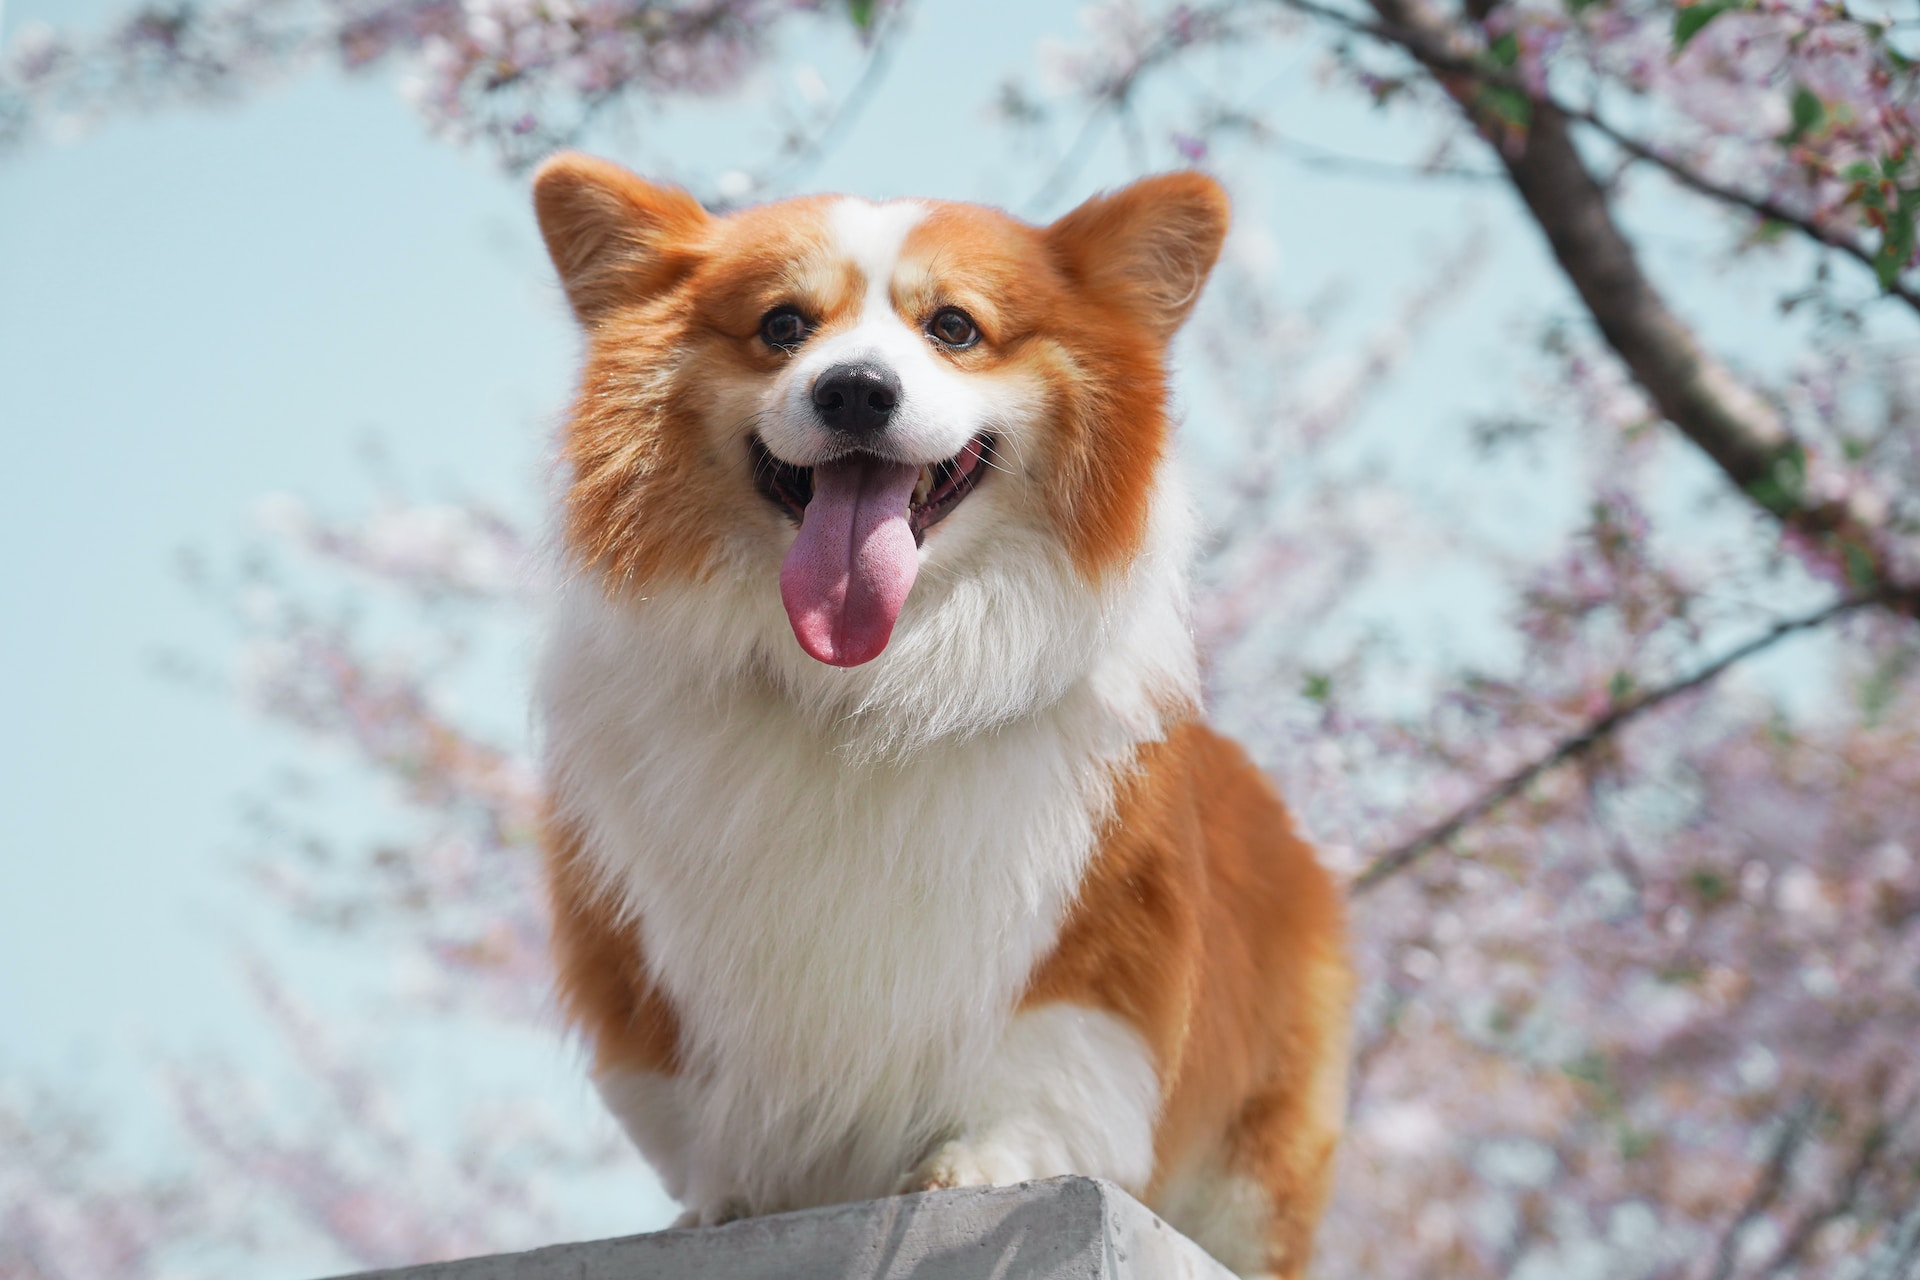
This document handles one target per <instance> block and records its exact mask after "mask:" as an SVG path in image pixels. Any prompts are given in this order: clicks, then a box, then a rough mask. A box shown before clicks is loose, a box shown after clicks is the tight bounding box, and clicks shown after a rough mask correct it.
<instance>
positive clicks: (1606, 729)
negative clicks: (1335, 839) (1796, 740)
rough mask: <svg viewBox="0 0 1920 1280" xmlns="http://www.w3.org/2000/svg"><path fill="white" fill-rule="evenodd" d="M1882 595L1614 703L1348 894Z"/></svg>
mask: <svg viewBox="0 0 1920 1280" xmlns="http://www.w3.org/2000/svg"><path fill="white" fill-rule="evenodd" d="M1882 599H1883V595H1882V594H1880V593H1876V594H1873V595H1866V596H1851V597H1849V598H1847V599H1845V600H1840V601H1838V602H1836V603H1834V604H1830V605H1827V606H1826V607H1825V608H1822V609H1817V610H1815V611H1814V612H1812V613H1807V614H1802V615H1800V616H1799V617H1796V618H1788V619H1786V620H1785V621H1782V622H1777V623H1775V624H1774V625H1773V626H1772V627H1770V628H1768V629H1767V630H1766V631H1764V632H1762V633H1760V634H1759V635H1757V636H1755V637H1753V638H1752V639H1750V640H1748V641H1746V642H1745V643H1744V644H1741V645H1739V646H1737V647H1735V648H1733V649H1730V650H1728V651H1727V652H1726V653H1723V654H1721V655H1720V656H1719V657H1718V658H1715V659H1714V660H1713V661H1712V662H1709V663H1708V664H1707V665H1706V666H1704V667H1701V668H1700V669H1699V670H1697V671H1695V672H1693V673H1692V674H1690V675H1687V676H1684V677H1682V678H1681V679H1678V680H1675V681H1674V682H1673V683H1671V684H1665V685H1661V686H1660V687H1658V688H1656V689H1650V690H1648V691H1647V692H1646V693H1643V694H1641V695H1640V696H1639V697H1637V698H1630V699H1628V700H1627V701H1625V702H1622V703H1620V704H1619V705H1618V706H1616V707H1614V708H1613V710H1611V711H1609V712H1607V713H1606V714H1605V715H1603V716H1600V717H1599V718H1597V719H1595V720H1593V721H1592V722H1591V723H1589V724H1588V725H1587V726H1586V727H1585V728H1584V729H1582V730H1580V732H1578V733H1576V734H1574V735H1573V736H1571V737H1569V738H1567V739H1565V740H1563V741H1562V742H1561V743H1560V744H1559V745H1558V746H1556V747H1554V748H1553V749H1552V750H1551V751H1549V752H1547V753H1546V754H1545V755H1543V756H1540V757H1539V758H1538V759H1536V760H1534V761H1533V762H1532V763H1530V764H1528V765H1525V766H1523V767H1522V768H1520V769H1517V770H1515V771H1514V772H1513V773H1510V774H1508V775H1507V776H1506V777H1505V778H1503V779H1502V780H1501V781H1500V782H1499V783H1498V784H1496V785H1495V786H1494V787H1493V788H1492V789H1491V790H1490V791H1487V792H1485V793H1483V794H1482V795H1480V796H1479V797H1478V798H1477V799H1475V800H1473V801H1472V802H1470V803H1468V804H1466V805H1464V806H1462V807H1461V808H1460V809H1458V810H1456V811H1455V812H1454V813H1453V814H1452V815H1451V816H1449V817H1448V818H1446V819H1445V820H1444V821H1442V822H1440V823H1437V824H1436V825H1434V826H1432V827H1429V828H1428V829H1427V830H1426V831H1424V832H1422V833H1421V834H1420V835H1417V836H1415V837H1414V838H1413V839H1411V840H1409V841H1407V842H1406V843H1404V844H1401V845H1397V846H1395V847H1394V848H1392V849H1389V850H1387V851H1386V852H1385V853H1382V854H1380V855H1379V856H1378V857H1376V858H1374V859H1373V860H1372V861H1371V862H1369V863H1368V864H1367V865H1366V867H1365V869H1364V870H1362V871H1361V872H1360V874H1359V875H1358V876H1356V877H1355V878H1354V881H1353V885H1352V888H1351V890H1350V892H1352V893H1353V894H1356V895H1357V894H1361V893H1365V892H1366V891H1367V890H1369V889H1371V888H1373V887H1374V886H1376V885H1378V884H1379V883H1380V882H1381V881H1382V880H1385V879H1386V878H1387V877H1388V876H1391V875H1393V874H1394V873H1395V872H1398V871H1401V870H1403V869H1405V868H1406V867H1407V866H1408V865H1409V864H1410V863H1412V862H1413V861H1414V860H1415V859H1417V858H1419V857H1420V856H1421V855H1422V854H1425V853H1427V852H1428V851H1429V850H1432V849H1434V848H1436V847H1438V846H1440V845H1443V844H1445V843H1447V842H1448V841H1449V840H1452V839H1453V838H1454V837H1455V836H1457V835H1459V834H1460V833H1461V832H1462V831H1464V830H1465V829H1466V828H1468V827H1470V826H1472V825H1473V824H1474V823H1476V822H1478V821H1479V820H1480V819H1481V818H1484V817H1486V816H1487V815H1488V814H1489V813H1492V812H1493V811H1494V810H1495V809H1497V808H1499V807H1500V806H1501V805H1502V804H1504V803H1506V802H1507V801H1508V800H1510V799H1512V798H1513V797H1514V796H1516V795H1518V794H1519V793H1520V792H1521V791H1523V790H1525V789H1526V787H1527V786H1528V785H1529V784H1531V783H1532V782H1533V780H1534V779H1536V778H1538V777H1539V776H1540V775H1541V774H1544V773H1547V772H1549V771H1551V770H1553V769H1556V768H1558V767H1559V766H1561V765H1563V764H1566V763H1567V762H1568V761H1570V760H1575V759H1578V758H1579V757H1581V756H1583V755H1585V754H1586V753H1587V752H1589V751H1591V750H1593V749H1594V748H1595V747H1597V746H1599V745H1600V744H1601V743H1602V742H1604V741H1605V740H1606V739H1607V738H1608V737H1609V736H1610V735H1611V734H1613V733H1614V732H1615V731H1616V730H1618V729H1620V728H1621V727H1622V726H1623V725H1626V724H1628V723H1629V722H1631V721H1633V720H1635V719H1637V718H1639V717H1640V716H1643V715H1645V714H1646V713H1647V712H1649V711H1652V710H1653V709H1654V708H1656V707H1659V706H1663V705H1665V704H1666V703H1669V702H1671V701H1673V700H1674V699H1675V698H1678V697H1680V696H1682V695H1683V694H1688V693H1692V692H1693V691H1694V690H1696V689H1699V688H1701V687H1702V686H1704V685H1707V684H1710V683H1712V682H1713V681H1714V680H1715V679H1716V678H1718V677H1719V676H1720V675H1721V674H1722V673H1723V672H1725V671H1726V670H1727V669H1728V668H1729V667H1732V666H1734V665H1736V664H1737V663H1740V662H1742V661H1744V660H1746V659H1747V658H1751V657H1752V656H1754V655H1755V654H1757V653H1761V652H1763V651H1764V650H1766V649H1770V648H1772V647H1773V646H1774V645H1776V644H1778V643H1779V642H1780V641H1782V640H1784V639H1786V638H1787V637H1788V636H1790V635H1794V634H1796V633H1798V632H1801V631H1808V630H1811V629H1813V628H1815V627H1818V626H1822V625H1824V624H1825V623H1828V622H1831V621H1833V620H1834V619H1835V618H1838V617H1841V616H1842V615H1844V614H1848V613H1851V612H1852V611H1854V610H1855V609H1859V608H1862V607H1864V606H1866V605H1870V604H1877V603H1879V602H1880V601H1881V600H1882Z"/></svg>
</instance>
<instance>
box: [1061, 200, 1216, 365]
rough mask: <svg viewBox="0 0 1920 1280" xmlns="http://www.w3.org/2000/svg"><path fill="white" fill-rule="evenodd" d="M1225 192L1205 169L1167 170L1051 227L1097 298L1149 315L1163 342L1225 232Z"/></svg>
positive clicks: (1070, 267) (1189, 306)
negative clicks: (1172, 171) (1179, 171)
mask: <svg viewBox="0 0 1920 1280" xmlns="http://www.w3.org/2000/svg"><path fill="white" fill-rule="evenodd" d="M1227 218H1228V204H1227V193H1226V192H1225V191H1223V190H1222V189H1221V187H1220V184H1219V183H1217V182H1215V181H1214V180H1213V179H1212V178H1209V177H1207V176H1206V175H1205V174H1203V173H1194V172H1192V171H1188V172H1184V173H1163V174H1160V175H1158V176H1156V177H1152V178H1142V179H1140V181H1138V182H1136V183H1134V184H1133V185H1132V186H1128V187H1122V188H1121V189H1120V190H1118V191H1113V192H1109V193H1107V194H1105V195H1098V196H1095V197H1093V199H1091V200H1089V201H1087V202H1086V203H1085V204H1083V205H1081V206H1080V207H1079V208H1077V209H1075V210H1074V211H1073V212H1072V213H1069V214H1067V215H1066V216H1065V217H1064V218H1061V219H1060V220H1059V221H1058V222H1056V223H1054V224H1053V225H1052V226H1050V227H1048V228H1047V230H1046V237H1047V245H1048V247H1049V248H1051V249H1052V250H1053V252H1054V254H1055V255H1056V257H1057V259H1058V260H1059V262H1060V263H1061V265H1062V266H1064V267H1065V268H1066V270H1067V273H1068V274H1069V275H1070V276H1072V277H1073V278H1074V280H1075V281H1076V282H1077V283H1079V284H1080V286H1081V287H1082V288H1083V289H1085V290H1086V291H1087V292H1088V293H1091V294H1092V295H1093V296H1094V297H1095V298H1096V299H1097V300H1099V301H1102V302H1106V303H1108V304H1110V305H1113V306H1117V307H1121V308H1123V309H1124V310H1126V311H1127V312H1128V313H1129V314H1131V315H1135V316H1138V317H1139V318H1140V319H1142V320H1144V321H1145V322H1146V324H1147V326H1148V327H1149V328H1150V329H1151V330H1152V331H1153V333H1154V335H1155V336H1156V337H1157V338H1158V339H1159V341H1160V342H1161V343H1163V344H1164V343H1165V342H1166V341H1167V340H1168V339H1170V338H1172V337H1173V335H1174V331H1175V330H1177V329H1178V328H1179V327H1180V325H1181V323H1182V322H1183V321H1185V320H1186V318H1187V313H1188V312H1189V311H1191V310H1193V304H1194V302H1195V301H1196V300H1197V299H1198V298H1199V297H1200V287H1201V286H1202V285H1204V284H1205V283H1206V282H1207V273H1208V272H1210V271H1212V270H1213V264H1214V262H1215V261H1216V260H1218V259H1219V257H1220V242H1221V241H1222V240H1224V239H1225V238H1226V234H1227Z"/></svg>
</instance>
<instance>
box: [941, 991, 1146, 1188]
mask: <svg viewBox="0 0 1920 1280" xmlns="http://www.w3.org/2000/svg"><path fill="white" fill-rule="evenodd" d="M1159 1112H1160V1079H1159V1076H1158V1075H1157V1074H1156V1072H1155V1071H1154V1064H1153V1054H1152V1051H1151V1050H1150V1049H1148V1047H1147V1043H1146V1041H1145V1040H1144V1039H1142V1038H1141V1035H1140V1033H1139V1031H1138V1030H1136V1029H1135V1028H1134V1027H1132V1026H1131V1025H1129V1024H1128V1023H1126V1022H1123V1021H1121V1020H1120V1019H1119V1018H1117V1017H1115V1016H1114V1015H1113V1014H1111V1013H1108V1012H1106V1011H1105V1010H1101V1009H1088V1008H1083V1007H1081V1006H1079V1005H1074V1004H1050V1005H1044V1006H1042V1007H1040V1008H1036V1009H1030V1010H1026V1011H1024V1012H1022V1013H1020V1014H1019V1015H1017V1016H1016V1017H1015V1018H1014V1020H1013V1022H1012V1024H1011V1025H1010V1026H1008V1027H1007V1029H1006V1031H1005V1033H1004V1034H1003V1036H1002V1037H1001V1041H1000V1047H999V1049H998V1050H997V1051H996V1053H995V1054H994V1056H993V1059H992V1061H991V1062H990V1063H989V1064H988V1066H987V1070H986V1071H985V1072H983V1073H982V1075H981V1076H980V1079H979V1081H978V1082H977V1085H976V1088H975V1095H974V1097H973V1099H972V1100H971V1101H970V1102H969V1103H968V1104H967V1108H966V1116H967V1119H966V1120H965V1122H964V1124H963V1127H962V1129H961V1130H960V1132H958V1133H956V1134H954V1135H953V1136H952V1137H951V1138H949V1139H948V1140H947V1141H946V1142H944V1143H942V1144H941V1145H940V1147H939V1148H938V1149H937V1150H936V1151H935V1152H934V1153H933V1155H932V1156H931V1157H930V1158H929V1159H928V1160H927V1161H926V1163H925V1164H924V1165H922V1166H921V1168H920V1170H919V1171H918V1175H917V1177H916V1178H914V1179H912V1181H913V1182H915V1183H918V1184H921V1185H928V1184H931V1185H936V1186H949V1187H964V1186H1005V1185H1007V1184H1009V1183H1014V1182H1025V1181H1028V1180H1030V1179H1034V1178H1054V1177H1059V1176H1061V1175H1062V1174H1068V1173H1081V1174H1086V1175H1088V1176H1091V1177H1096V1178H1107V1179H1109V1180H1111V1181H1113V1182H1117V1183H1119V1184H1120V1185H1121V1186H1123V1187H1125V1188H1127V1190H1129V1191H1131V1192H1133V1193H1134V1194H1135V1195H1140V1194H1142V1193H1144V1192H1145V1190H1146V1186H1147V1181H1148V1180H1149V1179H1150V1178H1151V1177H1152V1176H1153V1126H1154V1121H1155V1120H1156V1119H1157V1118H1158V1116H1159Z"/></svg>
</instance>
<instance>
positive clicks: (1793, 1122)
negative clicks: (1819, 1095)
mask: <svg viewBox="0 0 1920 1280" xmlns="http://www.w3.org/2000/svg"><path fill="white" fill-rule="evenodd" d="M1819 1110H1820V1109H1819V1107H1818V1106H1817V1105H1816V1104H1815V1103H1814V1100H1813V1099H1812V1098H1811V1097H1810V1096H1805V1095H1803V1096H1802V1097H1801V1098H1800V1100H1799V1101H1798V1102H1797V1103H1795V1104H1794V1106H1793V1109H1792V1110H1791V1111H1789V1112H1788V1113H1787V1115H1786V1118H1785V1119H1784V1120H1783V1121H1782V1122H1781V1129H1780V1135H1779V1136H1778V1137H1777V1138H1775V1139H1774V1140H1773V1150H1772V1151H1770V1152H1769V1153H1768V1154H1767V1163H1766V1165H1765V1166H1764V1167H1762V1168H1761V1170H1760V1178H1759V1181H1757V1182H1755V1183H1754V1184H1753V1191H1752V1193H1751V1194H1750V1195H1748V1196H1747V1201H1746V1203H1745V1204H1743V1205H1741V1206H1740V1212H1739V1213H1737V1214H1735V1215H1734V1219H1733V1221H1732V1222H1730V1223H1728V1224H1727V1229H1726V1231H1725V1232H1724V1233H1723V1234H1722V1235H1721V1237H1720V1247H1719V1249H1718V1250H1716V1251H1715V1254H1714V1259H1713V1273H1712V1275H1711V1277H1710V1278H1709V1280H1727V1277H1728V1276H1730V1275H1732V1274H1733V1265H1734V1261H1735V1257H1736V1254H1737V1252H1738V1249H1739V1244H1740V1237H1741V1236H1742V1235H1743V1234H1744V1233H1745V1232H1746V1229H1747V1228H1748V1227H1749V1226H1750V1225H1752V1223H1753V1220H1754V1219H1756V1218H1758V1217H1759V1216H1760V1215H1761V1214H1763V1213H1765V1212H1766V1211H1767V1210H1768V1209H1769V1208H1771V1207H1772V1206H1773V1202H1774V1201H1775V1200H1778V1199H1779V1198H1780V1192H1781V1191H1782V1190H1783V1189H1784V1188H1785V1187H1786V1185H1787V1172H1788V1170H1789V1169H1791V1168H1792V1166H1793V1158H1794V1156H1795V1155H1797V1154H1799V1151H1800V1144H1801V1143H1802V1142H1804V1141H1806V1137H1807V1130H1808V1129H1809V1128H1810V1127H1811V1126H1812V1124H1813V1120H1814V1117H1815V1116H1816V1115H1818V1114H1819Z"/></svg>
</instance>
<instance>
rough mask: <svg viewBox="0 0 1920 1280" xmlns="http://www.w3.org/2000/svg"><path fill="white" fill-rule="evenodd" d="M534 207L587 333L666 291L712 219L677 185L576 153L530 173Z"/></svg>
mask: <svg viewBox="0 0 1920 1280" xmlns="http://www.w3.org/2000/svg"><path fill="white" fill-rule="evenodd" d="M533 210H534V213H535V215H536V216H537V217H538V218H539V219H540V234H541V235H542V236H544V237H545V238H546V241H547V254H548V256H550V257H551V258H552V259H553V265H554V266H555V267H556V268H558V269H559V271H560V283H561V284H563V285H565V286H566V290H567V301H568V302H570V303H572V304H573V314H574V315H576V316H578V317H579V319H580V323H581V324H583V325H585V326H587V327H588V328H592V327H593V326H594V325H595V324H597V323H598V322H599V321H600V319H601V318H602V317H603V316H605V315H606V314H607V312H608V311H609V310H611V309H613V308H614V307H616V306H618V305H619V304H620V303H622V302H638V301H643V300H645V299H647V298H650V297H653V296H654V295H656V294H658V293H659V292H660V291H661V290H663V289H667V288H670V287H671V286H672V285H673V284H674V282H675V281H677V280H678V279H680V277H681V276H683V275H685V274H686V272H687V271H688V270H690V269H691V268H692V266H693V265H694V263H695V262H696V261H697V260H698V247H699V241H700V240H701V238H702V233H703V232H704V231H705V229H706V227H707V225H708V224H709V223H710V222H712V221H713V219H712V217H711V215H709V214H708V213H707V211H706V210H705V209H703V208H701V207H700V202H699V201H698V200H695V199H694V198H693V197H692V196H690V195H688V194H687V193H686V192H684V191H682V190H680V188H678V187H659V186H655V185H654V184H653V183H651V182H648V181H647V180H646V179H644V178H642V177H640V176H639V175H638V174H634V173H630V172H629V171H627V170H626V169H623V168H621V167H620V166H619V165H617V164H613V163H611V162H610V161H606V160H596V159H594V158H593V157H592V156H585V155H581V154H580V153H579V152H577V151H563V152H561V153H560V154H559V155H557V156H554V157H553V158H552V159H550V160H548V161H547V162H546V163H545V164H543V165H541V166H540V170H539V172H538V173H536V174H534V175H533Z"/></svg>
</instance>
